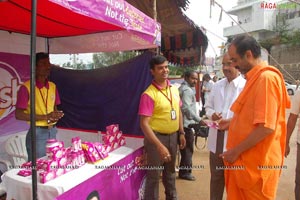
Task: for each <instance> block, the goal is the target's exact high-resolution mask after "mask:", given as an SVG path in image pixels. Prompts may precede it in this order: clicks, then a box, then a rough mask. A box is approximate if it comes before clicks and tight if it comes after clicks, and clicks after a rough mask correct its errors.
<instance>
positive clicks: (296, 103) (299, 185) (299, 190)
mask: <svg viewBox="0 0 300 200" xmlns="http://www.w3.org/2000/svg"><path fill="white" fill-rule="evenodd" d="M299 114H300V90H297V91H296V94H295V96H294V97H293V98H292V107H291V110H290V115H289V118H288V122H287V136H286V148H285V156H286V157H287V156H288V155H289V153H290V138H291V135H292V133H293V131H294V128H295V126H296V122H297V120H298V117H299ZM298 126H299V127H298V131H297V154H296V156H297V159H296V160H297V161H296V177H295V200H300V123H299V125H298Z"/></svg>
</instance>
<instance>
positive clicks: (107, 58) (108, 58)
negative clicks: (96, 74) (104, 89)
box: [93, 51, 139, 68]
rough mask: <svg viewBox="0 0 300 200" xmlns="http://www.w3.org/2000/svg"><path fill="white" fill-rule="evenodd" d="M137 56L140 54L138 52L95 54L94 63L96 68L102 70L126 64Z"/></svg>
mask: <svg viewBox="0 0 300 200" xmlns="http://www.w3.org/2000/svg"><path fill="white" fill-rule="evenodd" d="M137 55H139V54H138V52H136V51H126V52H125V51H124V52H122V51H119V52H110V53H106V52H105V53H94V54H93V61H94V65H95V68H101V67H108V66H111V65H114V64H118V63H121V62H124V61H126V60H129V59H131V58H134V57H136V56H137Z"/></svg>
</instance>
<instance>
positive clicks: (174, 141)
mask: <svg viewBox="0 0 300 200" xmlns="http://www.w3.org/2000/svg"><path fill="white" fill-rule="evenodd" d="M155 133H156V132H155ZM156 137H157V139H159V140H160V142H161V143H162V144H163V145H164V146H165V147H167V148H168V150H169V152H170V154H171V161H170V162H167V163H165V162H164V161H162V160H160V157H159V153H158V151H157V148H156V146H155V145H153V144H152V143H150V142H149V141H148V140H147V138H146V137H145V139H144V145H145V153H146V159H147V165H148V167H149V169H148V170H147V172H146V173H147V174H146V177H147V178H146V182H145V193H144V200H158V199H159V177H160V174H161V173H162V183H163V185H164V187H165V195H166V198H165V199H166V200H177V191H176V187H175V180H176V172H175V161H176V153H177V145H178V134H177V132H175V133H173V134H159V133H156Z"/></svg>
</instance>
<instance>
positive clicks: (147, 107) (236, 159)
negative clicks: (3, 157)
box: [15, 35, 300, 200]
mask: <svg viewBox="0 0 300 200" xmlns="http://www.w3.org/2000/svg"><path fill="white" fill-rule="evenodd" d="M49 71H50V61H49V55H48V54H46V53H37V54H36V86H35V90H36V107H35V110H36V116H35V119H36V122H35V123H36V124H35V125H36V126H35V132H36V141H37V142H36V144H37V152H36V153H37V155H36V156H37V157H43V156H45V155H46V153H45V145H46V141H47V139H50V138H55V137H56V132H57V130H56V127H55V124H56V123H57V121H58V120H59V119H60V118H62V117H63V115H64V114H63V112H62V111H59V110H58V109H57V105H58V104H60V98H59V94H58V90H57V88H56V85H55V84H54V83H53V82H51V81H49V80H48V76H49ZM222 71H223V74H224V76H225V77H224V78H222V79H220V80H217V78H214V81H213V80H212V78H211V77H210V75H209V74H206V75H204V76H203V84H202V91H203V93H204V95H203V99H202V103H203V107H204V109H205V116H206V118H208V120H210V121H214V122H215V124H217V127H210V128H209V136H208V149H209V164H210V173H211V176H210V199H212V200H222V199H223V194H224V190H225V191H226V196H227V199H229V200H232V199H239V200H252V199H260V200H262V199H266V200H267V199H268V200H271V199H275V198H276V191H277V186H278V181H279V178H280V173H281V170H280V169H281V167H282V166H283V163H284V157H285V156H288V155H289V151H290V147H289V141H290V137H291V134H292V133H293V130H294V128H295V125H296V122H297V119H298V116H299V113H300V91H297V93H296V94H295V97H294V98H293V101H292V103H291V102H290V98H289V96H288V94H287V91H286V88H285V84H284V79H283V76H282V74H281V73H280V71H279V70H278V69H276V68H275V67H272V66H270V65H268V64H267V63H266V62H265V61H263V60H261V48H260V45H259V44H258V42H257V41H256V40H255V39H254V38H253V37H251V36H249V35H240V36H237V37H236V38H234V39H233V40H232V42H231V43H230V44H229V47H228V50H227V52H226V53H225V54H224V55H223V60H222ZM150 72H151V74H152V76H153V81H152V83H151V84H150V85H149V86H148V88H147V89H146V90H145V91H144V92H143V94H142V95H141V98H140V104H139V110H138V114H139V116H140V127H141V129H142V131H143V133H144V136H145V137H144V147H145V159H146V164H147V165H148V169H149V170H147V172H146V177H147V178H146V183H145V193H144V195H145V196H144V199H145V200H147V199H149V200H156V199H159V179H160V176H161V175H162V183H163V185H164V188H165V196H166V199H167V200H169V199H170V200H171V199H172V200H175V199H177V198H178V197H177V191H176V184H175V182H176V170H175V167H176V166H175V162H176V158H177V150H178V149H177V148H178V146H179V149H180V155H181V156H180V157H181V158H180V165H179V178H181V179H184V180H188V181H194V180H196V177H195V176H194V175H193V174H192V170H193V164H192V157H193V152H194V134H195V132H194V129H193V128H191V126H190V125H193V124H199V125H204V124H205V123H204V121H203V119H202V118H201V117H200V114H199V111H197V109H196V108H197V106H196V103H197V102H196V98H195V85H196V83H197V82H198V74H197V72H196V71H186V72H185V74H184V81H183V83H182V84H181V86H180V87H179V88H176V87H174V86H172V85H171V84H170V81H169V80H168V76H169V68H168V61H167V59H166V58H165V57H164V56H161V55H157V56H154V57H153V58H152V59H151V61H150ZM30 89H31V88H30V83H29V81H27V82H25V83H24V84H23V85H22V86H21V87H20V90H19V91H18V98H17V104H16V112H15V115H16V118H17V119H19V120H24V121H28V122H29V121H30V109H29V108H30V101H29V95H30ZM291 106H292V109H291V113H290V115H289V118H288V122H286V109H287V108H290V107H291ZM32 131H33V130H32V129H31V128H30V129H29V130H28V133H27V137H26V147H27V152H28V158H29V160H31V159H32V149H31V142H32V138H31V137H32ZM299 151H300V136H299V132H298V144H297V166H296V178H295V185H296V186H295V199H296V200H300V192H299V191H300V152H299ZM150 169H151V170H150ZM220 169H222V170H220Z"/></svg>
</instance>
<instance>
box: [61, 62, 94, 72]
mask: <svg viewBox="0 0 300 200" xmlns="http://www.w3.org/2000/svg"><path fill="white" fill-rule="evenodd" d="M62 67H64V68H69V69H78V70H83V69H88V68H89V67H90V65H89V64H84V63H83V62H82V61H80V62H79V63H75V64H71V62H67V63H64V64H63V65H62Z"/></svg>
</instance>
